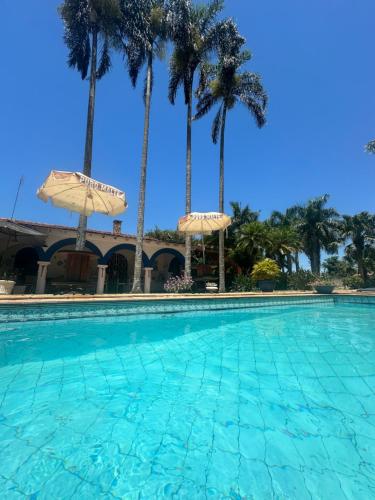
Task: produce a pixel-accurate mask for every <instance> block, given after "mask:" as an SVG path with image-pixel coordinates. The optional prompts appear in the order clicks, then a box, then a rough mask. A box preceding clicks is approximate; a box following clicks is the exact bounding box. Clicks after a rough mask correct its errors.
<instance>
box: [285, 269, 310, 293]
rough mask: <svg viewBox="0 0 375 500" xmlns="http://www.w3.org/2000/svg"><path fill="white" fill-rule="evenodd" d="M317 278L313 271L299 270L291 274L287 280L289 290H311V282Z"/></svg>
mask: <svg viewBox="0 0 375 500" xmlns="http://www.w3.org/2000/svg"><path fill="white" fill-rule="evenodd" d="M314 278H315V276H314V275H313V274H312V272H311V271H307V270H305V269H299V270H298V271H296V272H294V273H292V274H289V275H288V278H287V288H288V289H289V290H311V282H312V281H313V280H314Z"/></svg>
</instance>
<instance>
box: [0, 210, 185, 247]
mask: <svg viewBox="0 0 375 500" xmlns="http://www.w3.org/2000/svg"><path fill="white" fill-rule="evenodd" d="M0 220H1V221H11V222H14V223H16V224H22V225H23V226H32V227H44V228H47V229H60V230H62V231H76V230H77V227H72V226H60V225H58V224H47V223H45V222H33V221H27V220H19V219H9V218H7V217H0ZM87 233H89V234H100V235H104V236H115V235H114V234H113V232H112V231H100V230H98V229H87ZM116 237H117V238H119V237H120V238H130V239H133V240H135V239H136V237H135V236H134V235H133V234H124V233H121V234H119V235H116ZM144 239H145V240H147V241H158V242H160V241H161V240H158V239H156V238H148V237H147V236H146V237H145V238H144ZM163 243H166V244H170V245H179V244H180V245H181V243H173V242H166V241H163Z"/></svg>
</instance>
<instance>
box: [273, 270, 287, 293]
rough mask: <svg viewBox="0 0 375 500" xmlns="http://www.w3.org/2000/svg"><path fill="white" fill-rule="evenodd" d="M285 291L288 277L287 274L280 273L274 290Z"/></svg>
mask: <svg viewBox="0 0 375 500" xmlns="http://www.w3.org/2000/svg"><path fill="white" fill-rule="evenodd" d="M287 289H288V275H287V273H281V274H280V276H279V277H278V278H277V280H276V283H275V290H287Z"/></svg>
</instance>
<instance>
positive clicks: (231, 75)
mask: <svg viewBox="0 0 375 500" xmlns="http://www.w3.org/2000/svg"><path fill="white" fill-rule="evenodd" d="M244 43H245V39H244V38H243V37H242V36H240V34H239V32H238V28H237V26H236V25H235V24H234V22H233V21H232V20H228V21H227V22H226V23H224V24H223V25H222V29H221V33H220V36H219V38H218V56H219V62H218V64H217V65H216V66H214V67H212V69H211V73H212V76H210V77H209V78H208V79H207V81H206V82H205V85H204V87H202V88H200V89H199V93H198V95H199V101H198V105H197V114H196V118H197V119H199V118H201V117H202V116H204V115H206V114H207V113H208V112H209V111H210V110H211V109H212V108H213V106H215V105H218V106H219V109H218V111H217V113H216V116H215V118H214V121H213V124H212V140H213V142H214V144H217V142H218V140H219V136H220V169H219V212H224V149H225V127H226V120H227V113H228V111H231V110H232V109H233V108H234V107H235V106H236V104H238V103H241V104H243V105H244V106H245V107H246V108H247V109H248V110H249V112H250V113H251V114H252V115H253V117H254V118H255V121H256V124H257V126H258V127H262V126H263V125H264V124H265V121H266V119H265V109H266V104H267V96H266V93H265V91H264V89H263V86H262V84H261V80H260V77H259V75H257V74H255V73H250V72H248V71H244V72H243V71H241V69H242V67H243V65H244V64H245V63H246V62H248V61H249V60H250V58H251V55H250V53H249V52H248V51H242V50H241V48H242V46H243V45H244ZM219 292H225V258H224V231H220V232H219Z"/></svg>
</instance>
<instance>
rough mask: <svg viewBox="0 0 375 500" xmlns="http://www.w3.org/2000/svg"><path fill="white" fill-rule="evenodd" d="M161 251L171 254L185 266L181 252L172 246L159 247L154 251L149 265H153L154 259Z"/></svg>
mask: <svg viewBox="0 0 375 500" xmlns="http://www.w3.org/2000/svg"><path fill="white" fill-rule="evenodd" d="M163 253H167V254H170V255H173V257H175V258H177V259H178V262H179V263H180V265H181V266H185V257H184V256H183V255H182V253H181V252H179V251H178V250H175V249H174V248H161V249H160V250H158V251H157V252H155V253H154V255H153V256H152V257H151V259H150V267H155V264H156V259H157V258H158V257H159V256H160V255H162V254H163Z"/></svg>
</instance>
